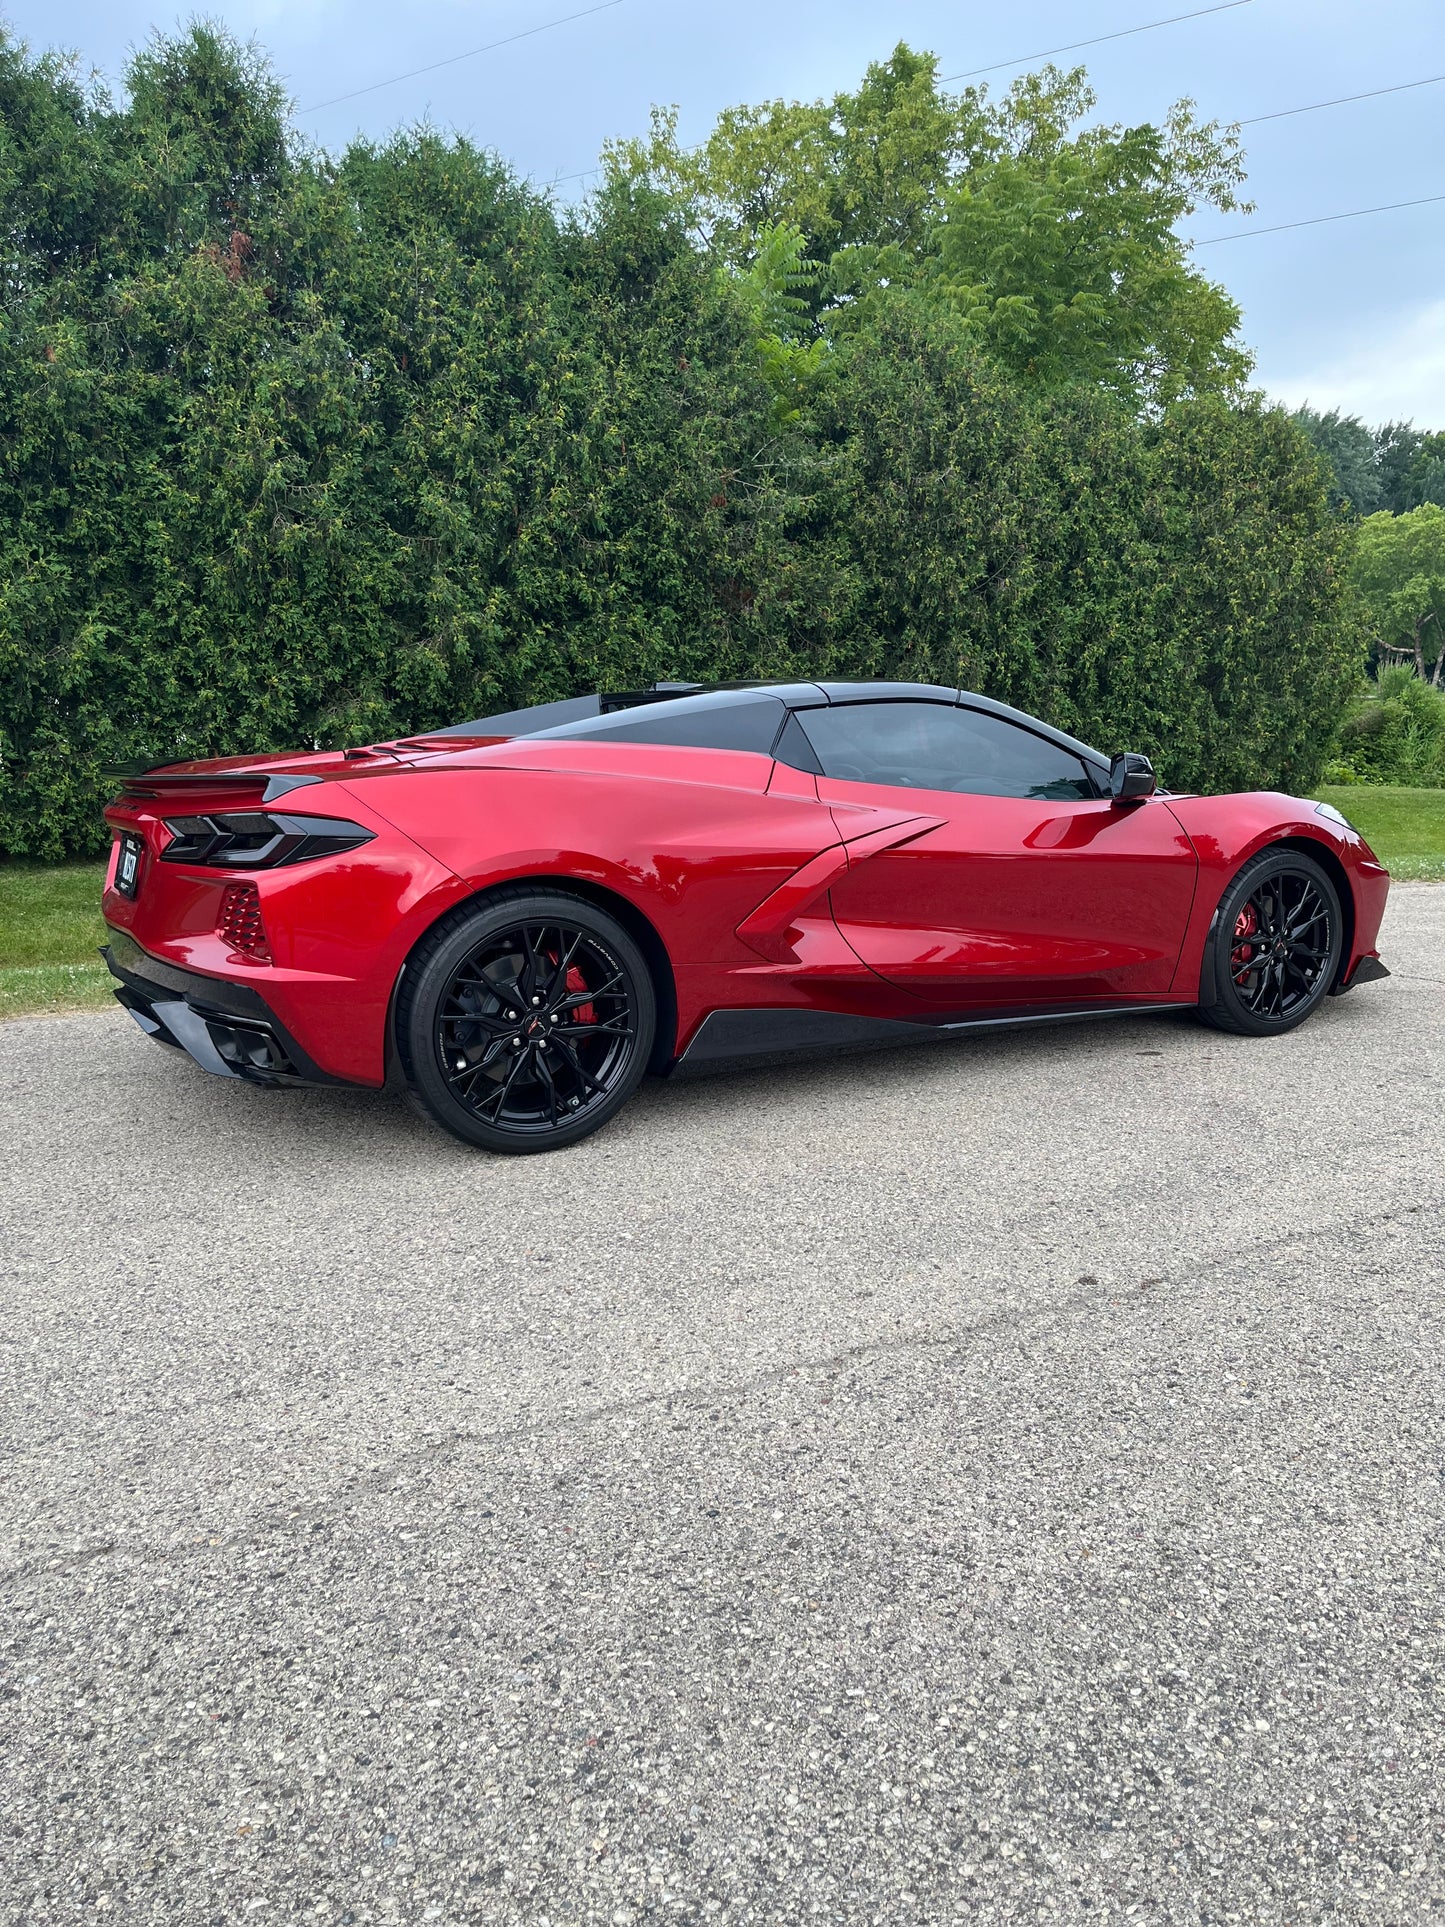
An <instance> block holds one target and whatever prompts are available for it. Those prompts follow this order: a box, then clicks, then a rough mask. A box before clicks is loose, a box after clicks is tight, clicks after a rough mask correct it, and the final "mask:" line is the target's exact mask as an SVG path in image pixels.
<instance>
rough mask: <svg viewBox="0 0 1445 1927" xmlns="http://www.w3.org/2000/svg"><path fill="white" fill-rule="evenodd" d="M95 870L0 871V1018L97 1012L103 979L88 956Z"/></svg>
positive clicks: (96, 893) (95, 935)
mask: <svg viewBox="0 0 1445 1927" xmlns="http://www.w3.org/2000/svg"><path fill="white" fill-rule="evenodd" d="M104 878H105V866H104V864H101V863H62V864H57V865H54V866H41V865H39V864H30V863H6V864H0V1017H25V1016H31V1015H34V1014H35V1013H36V1012H45V1011H58V1010H100V1009H103V1008H104V1007H105V1006H106V1005H108V1004H109V1003H110V1002H111V1001H112V999H111V994H110V985H111V982H112V979H111V975H110V972H109V971H108V970H107V969H106V967H105V965H104V964H103V963H102V962H101V960H100V958H99V957H97V956H96V954H95V953H96V949H97V947H98V946H99V945H100V944H102V943H104V942H105V925H104V924H103V923H102V922H101V919H100V892H101V886H102V883H103V881H104Z"/></svg>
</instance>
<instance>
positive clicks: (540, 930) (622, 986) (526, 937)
mask: <svg viewBox="0 0 1445 1927" xmlns="http://www.w3.org/2000/svg"><path fill="white" fill-rule="evenodd" d="M656 1025H657V1003H656V998H655V996H654V994H653V988H652V980H651V978H650V976H649V975H648V970H647V965H646V964H645V962H644V961H643V958H642V954H641V952H640V951H639V950H638V948H637V945H636V944H635V943H634V942H633V941H632V938H631V937H630V936H629V935H628V934H627V932H626V931H625V930H624V929H623V928H622V925H621V924H620V923H618V922H617V920H616V919H615V918H614V917H611V916H609V915H608V914H607V912H606V911H605V910H601V909H598V908H597V907H596V905H594V904H591V903H587V902H585V901H584V900H583V899H581V898H578V897H571V896H565V895H562V894H561V893H560V892H559V893H558V894H556V895H553V894H551V893H547V894H543V893H541V892H539V891H536V890H534V889H530V888H525V887H522V886H512V887H510V888H507V889H503V890H498V891H496V892H495V893H494V894H493V895H491V896H489V897H487V898H486V899H484V900H483V901H482V902H481V903H479V904H478V905H477V906H476V907H475V908H469V907H467V906H463V907H462V908H461V909H460V910H458V911H457V912H455V913H454V914H453V915H452V916H451V917H449V918H447V919H446V920H445V921H444V922H443V924H442V925H441V926H440V928H439V929H438V931H437V932H436V933H435V934H434V936H433V937H432V938H431V940H430V942H429V943H428V945H427V946H426V948H425V949H424V950H423V952H422V954H421V955H420V956H418V957H417V958H415V959H414V960H413V962H412V964H410V965H409V966H408V968H407V971H406V974H405V975H404V976H403V978H402V985H401V990H400V992H399V994H398V1003H397V1037H398V1042H399V1043H400V1046H401V1051H402V1057H403V1061H404V1063H405V1066H406V1070H407V1074H408V1077H409V1079H410V1082H411V1085H412V1088H413V1091H414V1092H415V1095H416V1097H417V1098H418V1099H419V1100H420V1103H421V1105H422V1107H423V1108H424V1109H425V1111H426V1112H427V1114H428V1115H429V1116H430V1117H431V1118H433V1119H434V1120H435V1122H436V1123H438V1124H440V1125H441V1126H442V1127H443V1128H444V1129H445V1130H448V1131H450V1132H451V1133H452V1134H453V1135H454V1136H456V1137H459V1138H464V1139H465V1140H466V1141H467V1142H468V1143H470V1144H480V1145H482V1146H484V1147H485V1148H486V1149H487V1150H489V1151H504V1152H513V1153H515V1152H529V1151H553V1150H560V1149H561V1147H562V1146H563V1145H567V1144H575V1143H576V1142H577V1140H578V1139H579V1138H583V1137H587V1136H588V1135H590V1133H591V1132H593V1131H595V1130H597V1129H598V1127H599V1126H600V1125H603V1124H605V1123H606V1122H607V1120H608V1119H609V1118H610V1117H611V1116H613V1114H614V1113H615V1112H617V1111H618V1110H620V1109H621V1107H622V1106H623V1105H624V1104H625V1103H626V1102H627V1099H628V1098H629V1097H630V1096H631V1095H632V1093H633V1091H634V1090H636V1088H637V1085H638V1083H639V1081H640V1080H641V1077H642V1074H643V1072H644V1070H645V1069H646V1068H647V1060H648V1055H649V1053H650V1051H651V1049H652V1040H653V1033H654V1031H655V1029H656Z"/></svg>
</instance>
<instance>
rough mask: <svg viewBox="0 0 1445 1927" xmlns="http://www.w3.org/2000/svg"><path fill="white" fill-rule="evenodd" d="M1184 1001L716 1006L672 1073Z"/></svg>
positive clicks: (1128, 1012)
mask: <svg viewBox="0 0 1445 1927" xmlns="http://www.w3.org/2000/svg"><path fill="white" fill-rule="evenodd" d="M1187 1008H1188V1006H1187V1005H1185V1004H1177V1003H1174V1004H1107V1005H1104V1006H1102V1007H1101V1006H1100V1005H1098V1004H1088V1005H1083V1006H1079V1005H1075V1006H1073V1007H1072V1008H1060V1009H1055V1010H1045V1011H1038V1010H1014V1011H1002V1012H995V1013H993V1014H992V1015H990V1016H988V1017H948V1018H943V1019H940V1020H939V1021H938V1022H936V1023H910V1022H908V1021H907V1020H906V1019H899V1018H892V1017H854V1016H849V1015H848V1014H846V1013H844V1012H841V1011H831V1010H714V1011H712V1012H710V1013H709V1015H708V1016H706V1017H705V1018H704V1019H703V1021H702V1023H701V1024H700V1025H699V1026H698V1028H697V1031H696V1033H695V1034H694V1036H693V1039H692V1042H691V1043H690V1044H689V1045H688V1047H687V1049H686V1050H685V1051H684V1052H683V1053H682V1056H681V1057H679V1058H678V1059H677V1061H676V1062H675V1063H674V1064H673V1066H672V1070H671V1072H670V1073H669V1074H670V1075H671V1076H673V1077H698V1076H704V1075H706V1074H707V1073H709V1072H710V1071H714V1070H721V1069H724V1068H726V1067H729V1066H742V1065H745V1064H747V1063H748V1061H749V1060H750V1059H763V1058H770V1057H783V1056H788V1055H790V1054H792V1053H794V1052H806V1051H817V1052H827V1053H833V1052H836V1051H840V1050H868V1049H873V1048H877V1047H878V1046H880V1045H888V1044H926V1043H931V1042H933V1041H935V1040H936V1039H937V1038H939V1037H956V1036H958V1035H960V1034H961V1033H962V1032H964V1031H980V1030H1022V1029H1024V1028H1026V1027H1031V1026H1033V1025H1036V1024H1077V1023H1079V1022H1081V1021H1082V1020H1083V1019H1085V1018H1092V1017H1145V1016H1149V1015H1152V1014H1154V1013H1156V1012H1159V1011H1166V1010H1185V1009H1187Z"/></svg>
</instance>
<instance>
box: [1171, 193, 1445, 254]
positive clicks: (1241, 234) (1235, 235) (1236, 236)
mask: <svg viewBox="0 0 1445 1927" xmlns="http://www.w3.org/2000/svg"><path fill="white" fill-rule="evenodd" d="M1436 201H1445V194H1425V195H1422V196H1421V198H1420V199H1419V200H1418V201H1386V202H1385V204H1384V205H1383V206H1382V207H1352V208H1348V209H1347V210H1346V211H1345V213H1343V214H1316V215H1315V216H1314V218H1313V219H1312V220H1309V221H1281V222H1280V224H1279V226H1278V227H1238V228H1235V229H1234V230H1233V231H1232V232H1231V233H1229V234H1211V235H1210V236H1209V238H1208V239H1207V240H1204V241H1196V242H1194V244H1193V245H1194V246H1195V247H1197V248H1214V247H1218V245H1219V243H1220V242H1221V241H1243V240H1246V239H1247V238H1248V237H1249V236H1250V235H1254V234H1284V233H1286V232H1287V231H1288V230H1289V229H1290V228H1297V227H1323V226H1324V225H1325V223H1326V222H1327V221H1358V220H1359V219H1360V218H1361V216H1362V215H1365V214H1393V213H1394V211H1395V209H1396V208H1399V207H1429V206H1431V205H1432V204H1433V203H1434V202H1436Z"/></svg>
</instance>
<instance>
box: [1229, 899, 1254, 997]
mask: <svg viewBox="0 0 1445 1927" xmlns="http://www.w3.org/2000/svg"><path fill="white" fill-rule="evenodd" d="M1258 929H1259V918H1258V917H1257V916H1256V915H1255V914H1254V905H1253V904H1252V903H1247V904H1245V906H1244V908H1243V909H1242V910H1241V911H1240V913H1239V915H1238V917H1237V918H1236V919H1235V923H1234V947H1233V949H1231V951H1230V953H1229V967H1230V970H1231V971H1232V972H1233V975H1234V981H1235V982H1236V983H1237V984H1242V983H1243V982H1244V980H1245V978H1246V977H1247V976H1248V975H1249V973H1250V971H1251V970H1253V968H1254V945H1253V944H1252V943H1251V942H1250V938H1251V937H1253V936H1254V934H1255V933H1256V931H1257V930H1258Z"/></svg>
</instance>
